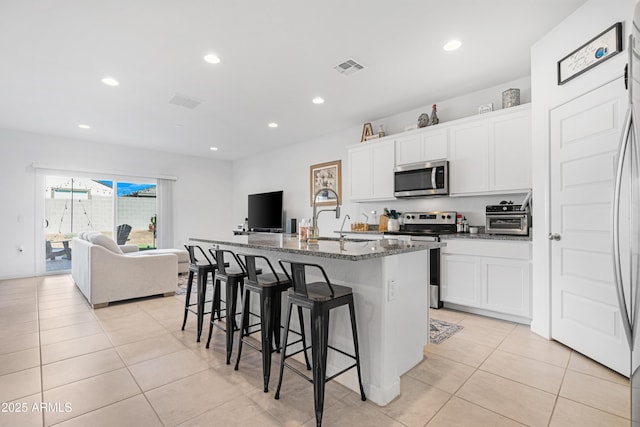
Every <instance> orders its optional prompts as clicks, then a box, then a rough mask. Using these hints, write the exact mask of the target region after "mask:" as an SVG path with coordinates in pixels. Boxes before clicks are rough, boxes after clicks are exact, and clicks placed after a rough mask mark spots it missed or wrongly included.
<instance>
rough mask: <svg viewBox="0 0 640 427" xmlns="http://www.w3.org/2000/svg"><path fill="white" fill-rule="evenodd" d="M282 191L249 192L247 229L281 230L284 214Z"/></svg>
mask: <svg viewBox="0 0 640 427" xmlns="http://www.w3.org/2000/svg"><path fill="white" fill-rule="evenodd" d="M282 194H283V192H282V191H272V192H270V193H258V194H249V214H248V216H247V218H248V219H249V230H251V231H269V232H275V233H278V232H282V231H283V228H284V215H283V212H282Z"/></svg>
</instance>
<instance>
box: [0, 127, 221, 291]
mask: <svg viewBox="0 0 640 427" xmlns="http://www.w3.org/2000/svg"><path fill="white" fill-rule="evenodd" d="M0 151H1V152H2V156H1V157H0V183H2V185H0V200H1V201H2V202H1V203H2V207H1V209H0V230H1V231H2V233H1V235H2V239H0V260H2V261H0V279H3V278H11V277H26V276H32V275H35V274H36V272H37V269H36V256H37V255H38V253H39V252H43V251H44V241H39V240H38V239H37V237H38V234H39V233H37V232H36V230H37V228H38V227H41V224H42V223H41V222H40V220H41V215H40V214H38V213H36V206H37V203H36V199H37V197H39V196H40V194H43V193H44V188H42V189H38V188H36V172H35V170H34V169H33V168H32V167H31V165H32V163H34V162H36V163H42V164H46V165H48V166H51V167H55V168H60V169H65V170H69V171H73V170H74V169H75V170H82V171H85V170H93V171H100V172H102V171H104V172H112V173H113V174H119V175H127V174H131V175H134V176H139V175H141V174H142V175H144V174H146V175H148V176H150V177H155V176H158V175H171V176H177V177H178V180H177V181H176V183H175V187H174V202H175V206H174V219H175V229H174V244H175V246H176V247H181V245H183V244H184V243H186V242H187V240H188V238H189V237H194V236H203V235H204V236H207V235H212V234H215V233H223V232H226V233H228V232H229V230H230V228H231V227H232V224H233V223H234V221H232V217H231V210H230V208H229V207H228V203H229V200H231V194H232V189H231V163H230V162H221V161H215V160H211V159H200V158H196V157H188V156H181V155H177V154H169V153H163V152H155V151H149V150H141V149H133V148H126V147H122V146H116V145H110V144H99V143H94V142H88V141H81V140H71V139H67V138H60V137H55V136H46V135H39V134H33V133H27V132H19V131H11V130H3V129H0ZM70 174H71V172H70ZM225 203H226V204H227V205H225ZM19 247H22V248H23V252H22V253H21V252H19V250H18V248H19ZM43 256H44V255H43Z"/></svg>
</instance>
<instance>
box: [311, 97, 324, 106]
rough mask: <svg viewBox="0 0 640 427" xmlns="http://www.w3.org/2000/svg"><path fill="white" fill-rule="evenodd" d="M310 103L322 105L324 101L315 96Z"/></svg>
mask: <svg viewBox="0 0 640 427" xmlns="http://www.w3.org/2000/svg"><path fill="white" fill-rule="evenodd" d="M311 102H313V103H314V104H324V99H323V98H321V97H319V96H316V97H315V98H313V99H312V100H311Z"/></svg>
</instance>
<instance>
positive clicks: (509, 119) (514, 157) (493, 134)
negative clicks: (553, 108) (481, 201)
mask: <svg viewBox="0 0 640 427" xmlns="http://www.w3.org/2000/svg"><path fill="white" fill-rule="evenodd" d="M489 141H490V144H489V164H490V165H492V166H493V167H492V168H491V169H490V171H489V172H490V174H489V187H490V189H491V190H493V191H516V190H525V191H526V190H528V189H529V188H531V110H527V111H522V112H519V113H515V114H508V115H505V116H501V117H496V118H494V119H491V120H490V121H489Z"/></svg>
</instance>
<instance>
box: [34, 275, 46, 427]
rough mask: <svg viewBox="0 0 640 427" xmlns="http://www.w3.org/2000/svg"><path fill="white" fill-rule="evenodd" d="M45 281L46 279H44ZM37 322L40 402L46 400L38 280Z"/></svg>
mask: <svg viewBox="0 0 640 427" xmlns="http://www.w3.org/2000/svg"><path fill="white" fill-rule="evenodd" d="M43 282H44V280H43ZM35 285H36V322H37V323H36V324H37V325H38V355H39V358H40V402H44V374H43V370H42V337H41V336H40V292H39V291H38V283H37V280H36V284H35ZM41 421H42V427H44V426H45V421H44V411H42V419H41Z"/></svg>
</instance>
